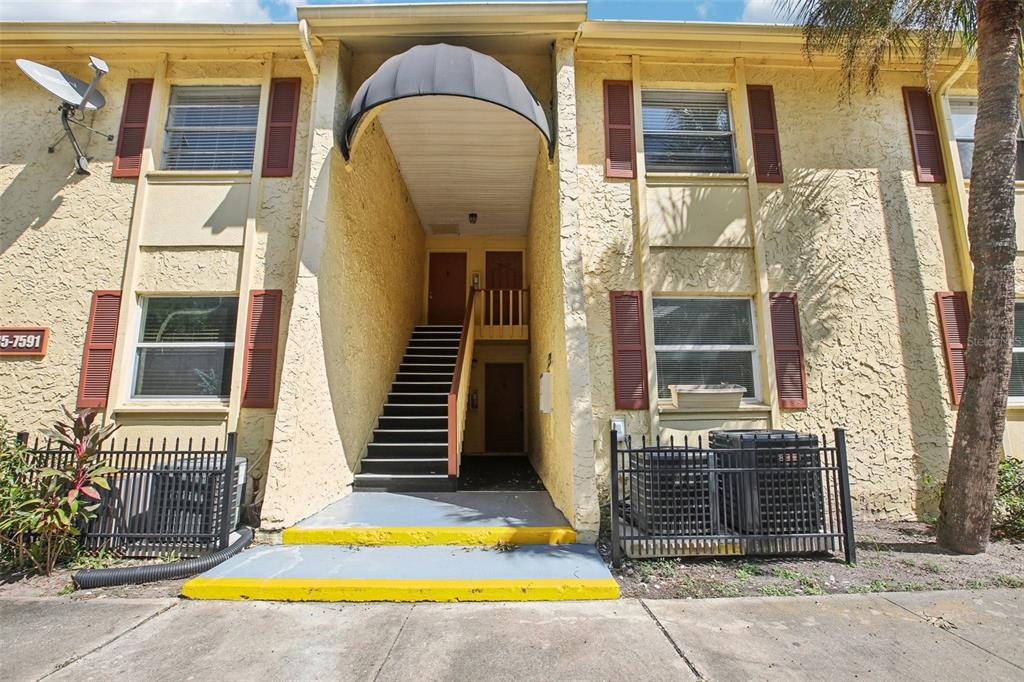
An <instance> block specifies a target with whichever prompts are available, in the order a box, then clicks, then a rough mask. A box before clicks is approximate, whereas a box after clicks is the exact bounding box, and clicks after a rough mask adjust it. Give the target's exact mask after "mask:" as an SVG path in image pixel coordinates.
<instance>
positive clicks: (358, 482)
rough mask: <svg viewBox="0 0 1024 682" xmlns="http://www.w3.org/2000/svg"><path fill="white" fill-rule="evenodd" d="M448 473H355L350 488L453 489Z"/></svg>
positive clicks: (424, 491)
mask: <svg viewBox="0 0 1024 682" xmlns="http://www.w3.org/2000/svg"><path fill="white" fill-rule="evenodd" d="M455 480H456V479H455V477H454V476H449V475H448V474H356V475H355V477H354V480H353V481H352V489H353V490H360V491H365V492H410V493H430V492H439V493H441V492H449V491H452V490H455Z"/></svg>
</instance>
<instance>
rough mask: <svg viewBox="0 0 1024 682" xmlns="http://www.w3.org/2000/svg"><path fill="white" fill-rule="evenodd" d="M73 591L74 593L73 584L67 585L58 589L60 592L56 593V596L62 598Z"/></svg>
mask: <svg viewBox="0 0 1024 682" xmlns="http://www.w3.org/2000/svg"><path fill="white" fill-rule="evenodd" d="M74 591H75V584H74V583H68V584H67V585H65V586H64V587H62V588H60V592H58V593H57V596H58V597H63V596H65V595H69V594H71V593H72V592H74Z"/></svg>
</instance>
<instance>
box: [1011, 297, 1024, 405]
mask: <svg viewBox="0 0 1024 682" xmlns="http://www.w3.org/2000/svg"><path fill="white" fill-rule="evenodd" d="M1010 397H1011V398H1024V301H1017V303H1016V305H1015V306H1014V318H1013V366H1012V368H1011V369H1010Z"/></svg>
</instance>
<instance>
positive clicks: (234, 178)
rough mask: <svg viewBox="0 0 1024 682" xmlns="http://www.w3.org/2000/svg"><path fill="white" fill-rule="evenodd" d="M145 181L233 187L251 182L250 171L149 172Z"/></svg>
mask: <svg viewBox="0 0 1024 682" xmlns="http://www.w3.org/2000/svg"><path fill="white" fill-rule="evenodd" d="M146 180H148V181H149V182H153V183H159V184H183V185H193V184H202V185H234V184H240V185H241V184H248V183H250V182H252V171H251V170H247V171H240V170H221V171H218V170H151V171H147V172H146Z"/></svg>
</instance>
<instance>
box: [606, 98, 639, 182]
mask: <svg viewBox="0 0 1024 682" xmlns="http://www.w3.org/2000/svg"><path fill="white" fill-rule="evenodd" d="M604 173H605V175H606V176H608V177H609V178H635V177H636V146H635V144H634V139H633V84H632V83H631V82H629V81H605V82H604Z"/></svg>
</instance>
